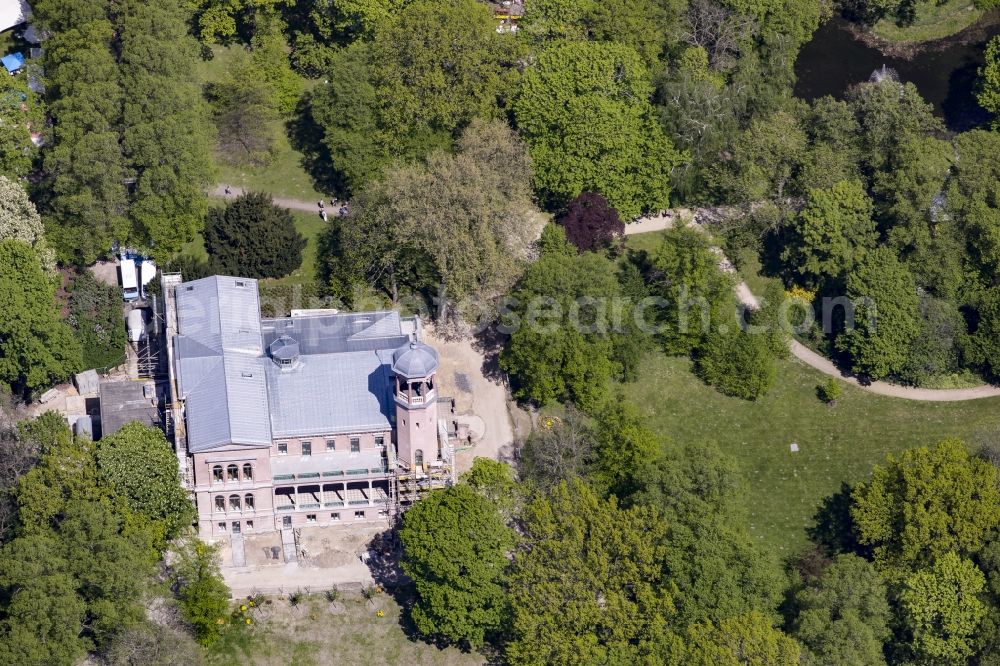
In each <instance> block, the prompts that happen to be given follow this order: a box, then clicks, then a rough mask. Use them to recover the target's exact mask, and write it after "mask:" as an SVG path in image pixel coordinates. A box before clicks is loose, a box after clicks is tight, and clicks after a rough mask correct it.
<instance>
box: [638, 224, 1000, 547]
mask: <svg viewBox="0 0 1000 666" xmlns="http://www.w3.org/2000/svg"><path fill="white" fill-rule="evenodd" d="M661 236H662V232H653V233H648V234H638V235H635V236H630V237H629V239H628V247H629V248H632V249H637V250H643V249H644V250H647V251H649V250H652V249H654V248H655V247H657V246H658V245H659V241H660V237H661ZM738 259H739V261H738V263H739V265H740V266H741V267H742V269H743V270H742V275H743V277H744V278H745V279H746V281H747V284H748V285H749V287H750V289H751V291H753V292H754V293H755V294H762V293H764V290H765V287H766V286H767V284H768V283H769V282H773V281H774V278H767V277H763V276H760V275H759V274H758V270H759V268H760V264H759V261H758V260H757V257H756V256H755V254H754V253H753V252H752V251H749V250H747V251H744V252H742V253H741V254H740V256H739V257H738ZM641 367H642V372H641V376H640V378H639V381H638V382H636V383H634V384H629V385H627V386H625V387H624V391H625V394H626V396H627V397H629V398H630V399H631V400H633V401H634V402H635V403H636V404H638V405H640V407H641V408H642V409H643V411H644V412H645V413H646V414H647V415H648V417H649V419H650V424H651V425H652V426H653V427H654V428H656V430H657V431H659V432H660V433H662V434H663V435H664V436H665V437H668V438H669V439H670V440H672V441H673V442H674V443H677V444H680V443H683V442H690V441H695V442H697V441H708V440H712V441H715V442H717V443H718V444H719V445H720V446H721V447H722V448H723V449H724V450H725V451H727V452H728V453H730V454H731V455H733V456H734V457H735V458H737V459H738V460H739V461H740V463H741V465H742V467H743V469H744V472H745V474H746V476H747V479H748V481H749V483H750V491H751V498H750V502H749V503H748V506H749V507H750V513H751V525H750V528H751V530H752V532H753V534H754V535H756V536H757V537H758V538H759V539H760V540H761V541H762V542H764V543H766V544H767V545H768V546H770V547H773V548H775V549H777V550H778V551H779V552H782V551H784V552H789V551H793V550H795V549H797V548H799V547H801V546H802V545H803V544H804V543H805V539H806V535H805V532H804V528H805V527H807V526H809V525H810V524H811V522H812V516H813V514H814V512H815V510H816V507H817V506H818V504H819V502H820V500H822V499H823V498H824V497H826V496H827V495H829V494H831V493H833V492H835V491H836V490H837V489H838V488H839V486H840V483H841V482H843V481H847V482H849V483H854V482H857V481H860V480H863V479H865V478H866V477H867V476H868V474H869V473H870V471H871V468H872V465H874V464H876V463H878V462H880V461H882V460H884V458H885V456H886V454H887V453H889V452H892V451H900V450H903V449H906V448H909V447H912V446H916V445H919V444H933V443H934V442H936V441H937V440H939V439H941V438H942V437H947V436H950V435H956V436H960V437H963V438H966V440H967V441H968V442H969V443H970V444H972V445H973V446H976V445H978V443H979V442H980V441H981V440H983V439H984V438H986V437H989V436H992V435H994V434H995V435H1000V418H998V416H997V414H1000V399H989V400H975V401H971V402H958V403H923V402H913V401H909V400H899V399H893V398H887V397H883V396H878V395H874V394H871V393H867V392H865V391H862V390H860V389H858V388H855V387H853V386H850V385H848V384H843V386H844V395H843V398H842V399H841V400H840V401H838V404H837V405H836V406H835V407H833V408H830V407H828V406H826V405H825V404H823V403H821V402H820V401H819V399H818V398H817V397H816V387H817V386H818V385H819V384H820V383H821V382H824V381H826V379H827V377H826V375H823V374H821V373H819V372H817V371H815V370H812V369H811V368H809V367H807V366H805V365H803V364H801V363H799V362H798V361H795V360H794V359H791V360H787V361H781V362H779V365H778V376H777V380H776V382H775V386H774V388H773V389H772V390H771V392H770V394H769V395H767V396H766V397H764V398H762V399H761V400H759V401H758V402H755V403H753V402H746V401H743V400H739V399H736V398H729V397H726V396H724V395H722V394H721V393H719V392H717V391H716V390H715V389H713V388H711V387H709V386H706V385H705V384H704V383H702V382H701V380H699V379H698V378H697V377H695V376H694V374H693V373H692V372H691V362H690V361H689V360H688V359H686V358H667V357H665V356H664V355H663V354H660V353H651V354H650V355H649V357H648V358H647V359H646V361H645V362H644V363H643V364H642V366H641ZM792 442H797V443H798V445H799V451H798V453H792V452H791V450H790V445H791V444H792Z"/></svg>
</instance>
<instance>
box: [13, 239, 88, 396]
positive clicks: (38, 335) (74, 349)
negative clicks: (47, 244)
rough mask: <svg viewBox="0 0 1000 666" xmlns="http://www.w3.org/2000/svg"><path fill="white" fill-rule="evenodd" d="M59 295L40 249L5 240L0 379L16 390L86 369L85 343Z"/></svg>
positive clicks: (32, 388) (40, 386)
mask: <svg viewBox="0 0 1000 666" xmlns="http://www.w3.org/2000/svg"><path fill="white" fill-rule="evenodd" d="M54 298H55V285H54V283H53V280H52V277H51V276H50V275H48V274H47V273H46V272H45V271H44V270H43V269H42V265H41V263H40V262H39V258H38V254H37V253H36V252H35V251H34V250H33V249H32V248H31V247H29V246H28V245H25V244H24V243H22V242H20V241H16V240H5V241H2V242H0V381H3V382H5V383H6V384H8V385H9V386H11V387H13V388H14V390H15V391H20V392H25V393H30V392H32V391H37V390H39V389H46V388H48V387H49V386H51V385H52V384H54V383H56V382H59V381H62V380H64V379H67V378H68V377H69V376H70V375H71V374H72V373H74V372H77V371H79V370H80V369H81V368H80V364H81V360H80V359H81V349H80V342H79V341H78V340H77V338H76V337H75V336H74V335H73V331H72V329H71V328H70V327H69V326H68V325H67V324H66V322H65V321H63V320H62V318H61V317H60V316H59V311H58V310H57V309H56V304H55V300H54Z"/></svg>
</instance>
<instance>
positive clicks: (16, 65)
mask: <svg viewBox="0 0 1000 666" xmlns="http://www.w3.org/2000/svg"><path fill="white" fill-rule="evenodd" d="M0 62H2V63H3V66H4V67H6V68H7V71H8V72H9V73H11V74H13V73H14V72H16V71H17V70H19V69H21V68H22V67H24V54H23V53H9V54H7V55H5V56H4V57H3V58H0Z"/></svg>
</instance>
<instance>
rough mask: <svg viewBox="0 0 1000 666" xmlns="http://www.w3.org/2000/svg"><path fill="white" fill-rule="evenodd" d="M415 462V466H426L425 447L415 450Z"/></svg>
mask: <svg viewBox="0 0 1000 666" xmlns="http://www.w3.org/2000/svg"><path fill="white" fill-rule="evenodd" d="M413 464H414V466H415V467H423V466H424V450H423V449H417V450H416V451H414V452H413Z"/></svg>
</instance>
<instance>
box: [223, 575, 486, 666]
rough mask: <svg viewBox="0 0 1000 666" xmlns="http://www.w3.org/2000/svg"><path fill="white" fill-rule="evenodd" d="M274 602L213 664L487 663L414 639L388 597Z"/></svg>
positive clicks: (461, 665) (225, 642)
mask: <svg viewBox="0 0 1000 666" xmlns="http://www.w3.org/2000/svg"><path fill="white" fill-rule="evenodd" d="M269 601H270V603H265V604H263V605H262V607H261V610H260V612H257V613H255V618H256V619H255V624H254V626H253V628H252V629H250V630H249V631H234V632H232V633H231V634H229V635H228V636H227V638H226V639H225V640H223V641H221V642H220V643H219V644H218V645H216V646H213V648H212V653H211V655H210V658H209V659H208V663H209V664H211V665H213V666H216V665H217V666H223V665H226V666H228V665H229V664H260V665H262V666H263V665H267V666H272V665H273V666H278V665H280V666H285V665H295V666H314V665H315V666H320V665H321V664H440V665H441V666H466V665H470V666H471V665H472V664H483V663H485V661H486V660H485V659H484V658H483V657H482V656H481V655H478V654H466V653H463V652H461V651H460V650H458V649H456V648H447V649H439V648H437V647H435V646H433V645H428V644H427V643H424V642H422V641H417V640H412V639H411V638H409V637H408V636H407V634H406V632H405V631H404V630H403V628H402V625H401V623H400V620H401V617H402V609H401V608H400V606H399V605H397V604H396V603H395V602H394V601H393V600H392V598H391V597H389V596H388V595H385V594H380V595H378V596H376V597H375V599H374V600H373V601H372V602H368V601H365V600H364V599H363V598H362V597H361V595H360V594H359V593H358V592H342V593H341V595H340V599H339V600H338V601H337V602H336V603H333V604H331V603H330V602H329V601H327V600H326V599H325V598H324V597H323V596H322V595H310V596H308V597H306V598H305V600H303V601H302V602H301V603H300V604H299V605H297V606H294V607H293V606H291V605H290V604H289V603H288V601H287V600H286V599H281V598H278V599H269ZM380 609H381V610H382V611H383V612H384V613H385V616H384V617H381V618H379V617H377V616H376V612H377V611H378V610H380Z"/></svg>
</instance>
